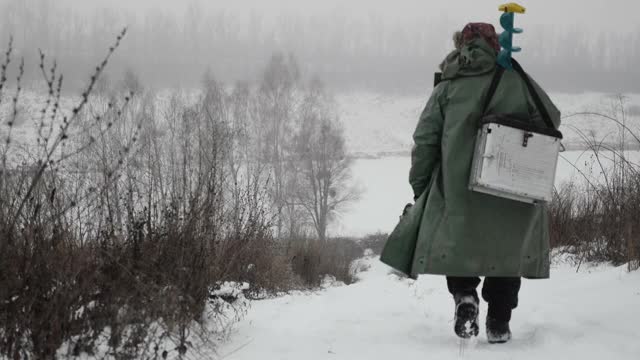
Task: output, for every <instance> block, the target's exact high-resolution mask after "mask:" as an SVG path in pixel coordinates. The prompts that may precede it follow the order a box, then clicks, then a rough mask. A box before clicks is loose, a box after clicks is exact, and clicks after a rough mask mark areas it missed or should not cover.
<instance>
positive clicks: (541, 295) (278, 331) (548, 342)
mask: <svg viewBox="0 0 640 360" xmlns="http://www.w3.org/2000/svg"><path fill="white" fill-rule="evenodd" d="M363 261H365V262H366V263H367V264H369V265H370V266H371V267H370V269H369V270H368V271H366V272H364V273H362V274H361V278H362V280H361V281H360V282H358V283H356V284H354V285H351V286H341V287H333V288H329V289H326V290H323V291H320V292H317V293H312V294H299V295H290V296H285V297H281V298H277V299H273V300H265V301H260V302H255V303H254V304H253V306H252V309H251V310H250V312H249V314H248V316H247V317H246V319H245V320H244V321H242V322H241V323H240V324H239V326H238V328H237V332H236V333H235V334H234V335H233V336H232V338H231V341H230V343H228V344H225V345H224V346H223V347H222V348H221V349H220V351H219V354H220V355H221V356H222V358H224V359H226V360H244V359H246V360H253V359H274V360H276V359H277V360H288V359H291V360H300V359H305V360H316V359H317V360H321V359H322V360H324V359H335V360H338V359H345V360H358V359H363V360H375V359H381V360H389V359H460V358H469V359H480V360H481V359H490V360H500V359H519V360H526V359H532V360H539V359H581V360H588V359H597V360H602V359H637V358H638V356H640V341H638V329H640V307H639V306H638V305H639V304H640V271H636V272H634V273H627V272H626V271H625V268H613V267H606V266H602V267H595V268H585V267H584V266H583V267H582V268H581V269H580V271H579V272H576V271H575V269H574V268H571V267H570V266H569V265H556V266H555V268H554V270H553V273H552V279H551V280H531V281H524V282H523V287H522V292H521V297H520V307H519V308H518V309H517V310H516V311H515V312H514V316H513V320H512V323H511V325H512V330H513V333H514V339H513V340H512V342H510V343H508V344H506V345H489V344H488V343H487V342H486V337H485V334H484V330H482V331H481V334H480V337H479V338H477V339H474V340H471V341H467V342H462V341H461V340H459V339H457V338H456V337H455V335H454V334H453V322H452V319H453V305H452V300H451V298H450V295H449V294H448V292H447V290H446V286H445V281H444V278H442V277H434V276H425V277H421V278H420V279H419V280H418V281H413V280H409V279H402V278H399V277H398V276H396V275H392V274H390V273H389V268H388V267H386V266H385V265H383V264H381V263H380V262H379V261H377V259H375V258H369V259H366V260H363ZM483 314H486V305H485V304H483V306H482V307H481V316H482V315H483ZM482 321H483V323H484V320H482Z"/></svg>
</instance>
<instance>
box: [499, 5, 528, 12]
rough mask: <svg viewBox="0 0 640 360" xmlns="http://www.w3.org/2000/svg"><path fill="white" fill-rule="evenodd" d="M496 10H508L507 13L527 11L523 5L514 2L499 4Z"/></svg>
mask: <svg viewBox="0 0 640 360" xmlns="http://www.w3.org/2000/svg"><path fill="white" fill-rule="evenodd" d="M498 10H500V11H504V12H509V13H518V14H524V12H525V11H527V9H525V8H524V6H521V5H518V4H516V3H508V4H504V5H500V7H499V8H498Z"/></svg>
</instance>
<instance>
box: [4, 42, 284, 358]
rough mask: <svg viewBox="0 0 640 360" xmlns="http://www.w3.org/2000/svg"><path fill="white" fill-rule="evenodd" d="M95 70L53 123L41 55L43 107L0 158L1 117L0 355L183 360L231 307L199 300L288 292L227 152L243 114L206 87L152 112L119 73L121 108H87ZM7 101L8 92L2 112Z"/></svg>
mask: <svg viewBox="0 0 640 360" xmlns="http://www.w3.org/2000/svg"><path fill="white" fill-rule="evenodd" d="M122 36H124V33H123V34H122V35H121V36H119V37H118V43H117V44H116V45H115V46H114V47H113V48H111V50H110V51H109V56H110V55H111V54H112V53H113V52H114V51H115V49H116V48H117V45H118V44H119V42H120V40H121V38H122ZM10 55H11V52H10V51H9V52H8V53H7V60H6V62H5V66H4V67H3V71H4V70H5V69H6V68H7V66H8V65H9V63H10V62H9V60H10ZM109 56H107V58H106V60H105V61H104V62H103V63H101V64H100V65H99V67H98V68H97V70H96V73H95V74H94V75H93V76H92V77H91V81H90V83H89V86H88V87H87V89H86V90H85V92H83V94H82V95H81V96H80V97H79V99H78V103H77V104H76V105H75V106H74V107H73V108H72V109H70V110H69V109H64V108H63V107H62V105H61V92H62V76H61V75H59V74H58V73H57V70H56V66H55V64H52V66H51V68H49V67H48V66H47V65H46V64H45V60H46V58H45V56H44V55H42V57H41V66H40V69H41V72H42V74H43V77H44V79H45V80H46V83H47V86H48V91H47V93H48V95H47V97H46V103H45V104H44V105H43V110H42V112H41V114H42V116H41V119H39V126H38V127H37V133H38V135H37V142H36V144H35V147H33V148H23V147H21V146H14V143H13V142H12V140H13V139H12V136H11V126H12V125H13V122H12V120H11V119H9V122H8V127H9V129H8V131H7V135H6V137H3V140H4V141H3V142H2V147H1V148H0V154H2V168H1V170H2V174H1V175H2V176H0V179H1V180H0V355H2V356H7V357H10V358H29V357H35V358H53V357H56V356H63V355H69V356H76V355H80V354H89V355H99V354H98V353H99V351H100V349H101V348H103V347H104V345H107V346H108V348H109V350H108V354H109V355H110V356H113V357H115V358H121V359H134V358H140V357H167V356H171V357H173V356H176V355H177V356H186V355H188V354H189V353H190V354H196V355H197V349H196V348H195V344H197V343H203V342H204V343H206V342H211V341H215V340H216V339H217V335H216V333H215V331H220V332H225V331H227V330H226V329H227V328H228V325H229V324H231V323H233V321H237V320H238V319H239V318H240V317H241V316H242V314H243V313H244V309H246V303H245V302H243V301H238V302H237V303H236V300H235V299H220V298H218V297H216V296H213V295H212V291H215V288H216V286H217V284H221V283H225V282H247V283H249V285H250V288H249V289H246V290H247V291H246V292H247V295H248V296H252V295H253V296H256V297H257V296H259V295H261V294H263V293H265V292H267V293H275V292H277V291H285V290H288V289H289V288H290V286H291V285H290V284H291V282H292V278H293V274H292V273H291V270H290V267H289V265H288V264H289V262H288V261H287V259H286V258H285V257H284V256H283V255H282V254H280V253H279V252H278V250H277V246H276V242H275V239H274V238H273V236H272V230H271V219H270V217H269V214H268V211H267V206H268V203H267V202H266V201H265V199H266V198H267V195H266V193H267V191H266V187H267V181H268V176H266V175H265V174H264V173H263V172H262V167H261V166H260V165H259V164H256V162H255V161H254V159H253V158H252V157H251V156H250V155H249V152H250V150H249V149H248V147H249V145H248V144H247V142H246V141H244V140H243V139H244V138H243V131H242V129H241V128H242V126H240V124H241V123H242V122H243V121H245V120H247V119H242V116H245V115H246V114H249V113H250V112H249V111H245V112H243V111H240V108H241V107H242V104H243V102H242V101H239V100H238V101H236V102H233V101H231V100H230V98H229V96H228V94H227V93H226V92H225V91H224V90H223V89H222V87H221V86H219V85H218V84H217V83H216V82H215V80H213V79H210V81H208V82H207V83H206V84H205V88H204V91H203V94H202V96H201V97H199V98H198V99H197V100H196V101H190V100H189V99H186V98H184V97H180V96H178V95H176V96H174V97H173V98H172V99H171V100H170V101H171V103H170V104H169V106H166V107H163V108H162V109H159V108H158V107H157V104H156V101H155V100H154V98H155V95H153V94H150V93H135V92H133V91H142V89H143V87H142V86H141V85H140V84H139V83H138V82H135V81H132V80H131V79H135V78H136V77H135V74H133V73H129V74H128V75H127V79H128V80H127V81H125V82H123V86H124V87H125V88H126V90H125V89H121V91H120V93H122V91H127V92H126V93H125V94H124V95H122V96H121V97H119V96H116V95H114V94H117V93H111V94H109V93H108V92H103V93H101V94H99V95H100V96H93V90H94V87H95V84H96V83H97V82H98V80H99V78H100V74H101V73H102V71H103V70H104V68H105V67H106V65H107V62H108V58H109ZM20 69H23V67H22V66H20ZM20 73H22V70H21V71H20ZM2 78H3V81H2V82H0V84H1V86H0V90H4V89H5V87H4V85H5V83H6V77H5V76H4V72H3V76H2ZM131 84H134V85H135V86H132V85H131ZM129 90H132V91H129ZM20 91H21V87H20V78H18V79H17V90H16V92H15V95H13V96H12V102H13V106H14V109H19V107H18V103H19V95H20ZM1 98H2V97H0V99H1ZM245 104H246V103H245ZM17 112H18V111H17V110H15V111H14V112H13V115H10V116H15V115H16V114H17ZM3 120H4V119H3ZM230 302H231V303H233V305H229V303H230ZM229 311H231V312H233V314H235V315H229V314H228V313H227V312H229ZM227 319H229V320H228V321H227ZM210 320H213V323H214V324H217V326H216V329H217V330H216V329H214V330H213V331H214V333H213V334H212V330H211V329H209V328H208V326H207V321H210ZM102 355H105V354H102Z"/></svg>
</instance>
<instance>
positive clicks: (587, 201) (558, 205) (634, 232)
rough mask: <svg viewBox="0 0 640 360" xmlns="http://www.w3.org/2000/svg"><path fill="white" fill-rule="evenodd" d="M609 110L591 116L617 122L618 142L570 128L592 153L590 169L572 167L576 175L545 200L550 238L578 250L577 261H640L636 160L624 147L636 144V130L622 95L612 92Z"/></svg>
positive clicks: (634, 266) (638, 140)
mask: <svg viewBox="0 0 640 360" xmlns="http://www.w3.org/2000/svg"><path fill="white" fill-rule="evenodd" d="M612 109H613V110H612V112H611V113H610V114H600V113H579V114H574V115H571V116H578V115H580V116H594V117H598V118H600V119H603V120H604V121H611V122H614V123H615V124H617V125H618V127H619V132H620V134H619V135H620V136H619V139H620V141H619V143H618V144H617V145H607V144H605V143H604V141H603V140H598V139H595V138H594V137H593V136H589V135H587V134H585V133H583V132H581V131H580V130H579V129H577V128H573V129H574V130H575V131H576V132H577V133H578V134H579V135H580V136H581V137H582V139H583V141H584V144H585V145H586V146H587V149H588V150H589V151H590V152H591V153H592V154H593V155H592V163H593V165H594V166H595V174H596V176H593V174H587V173H585V172H584V171H582V170H580V169H579V168H577V167H576V170H577V171H578V173H579V174H580V176H581V177H580V179H581V181H577V182H574V183H570V184H565V185H564V186H562V187H561V188H560V189H559V190H558V191H557V192H556V194H555V196H554V200H553V202H552V203H551V205H550V213H551V218H550V219H551V220H550V221H551V242H552V245H553V246H554V247H562V248H563V249H564V250H565V251H567V252H570V253H573V254H575V255H577V256H578V259H579V261H580V262H581V261H596V262H605V261H606V262H611V263H613V264H615V265H621V264H628V265H629V269H630V270H631V269H637V268H638V267H639V266H640V219H638V217H637V214H638V213H639V211H640V164H638V163H635V162H633V161H632V160H631V159H630V158H629V155H628V152H627V149H628V148H634V147H637V145H640V137H639V136H638V133H637V132H636V131H635V130H634V129H632V128H631V127H630V126H629V125H628V118H627V117H628V110H627V109H626V106H625V99H624V97H623V96H618V97H616V102H615V103H614V106H612Z"/></svg>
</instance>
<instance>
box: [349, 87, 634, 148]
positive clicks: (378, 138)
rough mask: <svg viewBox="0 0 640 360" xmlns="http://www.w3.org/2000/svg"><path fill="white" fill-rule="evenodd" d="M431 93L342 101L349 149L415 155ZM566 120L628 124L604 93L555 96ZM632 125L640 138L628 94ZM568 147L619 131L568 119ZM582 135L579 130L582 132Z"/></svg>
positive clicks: (363, 95)
mask: <svg viewBox="0 0 640 360" xmlns="http://www.w3.org/2000/svg"><path fill="white" fill-rule="evenodd" d="M429 95H430V92H429V91H426V92H425V94H424V95H416V96H409V95H396V96H389V95H380V94H375V93H349V94H340V95H338V96H336V101H337V103H338V106H339V109H340V116H341V119H342V121H343V122H344V126H345V130H346V135H347V144H348V146H349V150H350V151H351V152H352V153H355V154H361V155H370V154H385V153H398V152H408V151H410V150H411V145H412V143H411V141H412V139H411V135H412V134H413V131H414V129H415V127H416V124H417V121H418V118H419V117H420V113H421V112H422V109H423V108H424V106H425V104H426V102H427V100H428V98H429ZM551 98H552V100H553V101H554V103H555V104H556V106H557V107H558V108H559V109H560V111H561V112H562V115H563V116H569V115H571V114H575V113H581V112H597V113H601V114H605V115H609V116H612V117H614V118H617V119H619V120H620V121H622V113H621V112H620V111H619V109H617V110H618V111H616V107H619V101H618V98H617V96H616V95H607V94H602V93H584V94H551ZM623 102H624V105H625V114H624V115H625V117H626V122H627V126H628V127H629V128H630V129H632V130H634V131H636V132H637V133H640V94H630V95H625V98H624V100H623ZM560 130H562V132H563V133H564V135H565V140H564V144H565V145H567V146H569V147H571V148H576V147H580V146H581V145H582V144H583V139H582V138H581V134H580V132H583V133H584V134H586V135H587V136H588V137H594V138H595V139H596V140H598V141H600V140H604V141H605V142H614V141H616V138H617V135H618V133H619V126H618V125H617V124H616V123H615V122H612V121H611V120H607V119H604V118H601V117H594V116H576V117H568V118H565V119H563V124H562V126H561V128H560ZM576 130H578V131H576Z"/></svg>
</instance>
